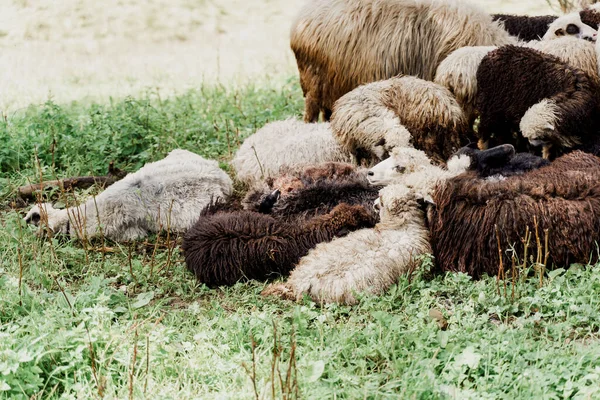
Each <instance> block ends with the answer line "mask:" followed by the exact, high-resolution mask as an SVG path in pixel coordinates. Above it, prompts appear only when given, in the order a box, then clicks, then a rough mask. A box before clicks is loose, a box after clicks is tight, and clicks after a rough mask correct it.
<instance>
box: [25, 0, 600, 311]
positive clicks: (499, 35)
mask: <svg viewBox="0 0 600 400" xmlns="http://www.w3.org/2000/svg"><path fill="white" fill-rule="evenodd" d="M599 24H600V7H594V6H591V7H589V8H586V9H584V10H582V11H579V12H575V13H572V14H567V15H564V16H561V17H557V16H539V17H529V16H514V15H489V14H487V13H486V12H484V11H483V10H481V9H480V8H478V7H476V6H474V5H471V4H469V3H468V2H467V1H458V0H358V1H357V0H311V1H308V2H307V4H306V5H305V7H304V8H303V9H302V10H301V11H300V13H299V15H298V17H297V19H296V21H295V22H294V24H293V26H292V30H291V47H292V50H293V51H294V54H295V56H296V60H297V64H298V69H299V72H300V83H301V86H302V89H303V92H304V96H305V114H304V122H303V121H299V120H296V119H288V120H285V121H277V122H272V123H270V124H267V125H266V126H264V127H263V128H262V129H260V130H258V131H257V132H256V133H254V134H253V135H252V136H250V137H248V138H247V139H246V140H245V141H244V143H243V144H242V146H241V147H240V148H239V150H238V151H237V153H236V155H235V157H234V159H233V160H232V163H231V164H232V166H233V169H234V170H235V177H236V179H238V180H239V181H241V182H243V183H244V184H245V185H246V187H247V188H248V191H247V193H246V194H245V195H244V196H243V198H239V197H237V196H235V195H234V191H233V183H232V180H231V179H230V178H229V176H228V175H227V174H226V173H225V172H223V171H222V170H220V169H219V167H218V164H217V162H216V161H211V160H205V159H203V158H202V157H200V156H198V155H196V154H194V153H191V152H189V151H185V150H174V151H172V152H171V153H170V154H169V155H168V156H167V157H166V158H165V159H163V160H160V161H157V162H154V163H150V164H147V165H145V166H144V167H143V168H142V169H140V170H139V171H137V172H135V173H132V174H130V175H128V176H126V177H125V178H123V179H122V180H121V181H119V182H117V183H115V184H113V185H112V186H110V187H108V188H107V189H106V190H105V191H104V192H102V193H101V194H100V195H99V196H97V197H96V198H92V199H90V200H88V201H87V202H86V203H84V204H80V205H75V206H73V207H68V208H65V209H63V210H56V209H54V208H52V206H51V205H50V204H38V205H36V206H34V207H33V208H32V209H31V210H30V211H29V213H28V214H27V215H26V217H25V219H26V221H28V222H33V223H35V224H42V225H44V226H45V227H47V231H48V230H49V231H50V232H53V233H63V234H67V235H70V236H71V237H74V238H80V239H81V238H89V237H93V236H98V235H103V236H105V237H107V238H110V239H112V240H116V241H121V240H133V239H137V238H140V237H143V236H145V235H147V234H148V233H152V232H159V231H161V230H170V231H172V232H180V233H185V236H184V240H183V245H182V249H183V253H184V256H185V260H186V264H187V266H188V269H189V270H190V271H192V272H193V273H194V274H195V275H196V277H197V278H198V279H199V280H200V281H201V282H202V283H205V284H207V285H208V286H211V287H214V286H219V285H231V284H234V283H236V282H238V281H240V280H244V279H259V280H267V279H273V278H277V277H280V276H287V275H289V278H288V279H287V280H286V281H284V282H276V283H272V284H270V285H269V286H267V287H266V288H265V290H264V291H263V294H264V295H277V296H280V297H282V298H288V299H300V298H302V297H303V296H304V295H308V296H310V297H311V298H312V299H313V300H314V301H317V302H325V303H327V302H338V303H343V304H353V303H355V302H356V294H358V293H372V294H380V293H382V292H384V291H385V290H386V289H387V288H389V287H390V286H391V285H393V284H394V283H395V282H396V281H397V279H398V277H399V276H400V275H401V274H403V273H406V272H407V271H409V270H411V269H412V268H414V265H415V263H416V262H418V258H419V256H421V255H423V254H433V255H434V257H435V263H436V269H437V270H438V271H462V272H466V273H469V274H470V275H472V276H474V277H479V276H481V275H482V274H484V273H487V274H497V273H498V268H499V265H501V264H504V265H509V264H510V261H511V260H512V261H513V262H514V259H515V257H516V256H515V255H517V256H518V255H519V254H527V250H526V248H525V247H526V246H527V243H526V242H527V241H525V240H523V239H524V235H526V232H528V231H530V230H533V229H536V233H537V230H538V229H539V231H540V232H543V231H546V230H547V231H548V236H547V239H546V241H547V243H548V245H547V252H548V255H547V258H549V259H548V260H547V261H546V262H547V263H549V264H550V263H552V264H555V265H561V266H566V265H568V264H569V263H573V262H588V261H590V257H594V254H595V250H596V243H597V242H598V241H600V181H599V179H598V177H599V176H600V158H598V157H597V155H598V153H600V86H599V85H600V78H599V76H600V75H599V72H598V69H599V65H600V62H599V59H600V58H599V57H598V54H599V53H600V48H599V47H597V46H596V44H595V42H596V34H597V28H598V25H599ZM321 116H322V118H323V120H324V121H323V122H318V121H319V118H320V117H321ZM500 245H501V246H502V248H503V249H504V250H506V251H502V252H501V253H500V254H499V251H498V249H499V246H500ZM509 250H510V251H509ZM521 261H522V260H520V262H521Z"/></svg>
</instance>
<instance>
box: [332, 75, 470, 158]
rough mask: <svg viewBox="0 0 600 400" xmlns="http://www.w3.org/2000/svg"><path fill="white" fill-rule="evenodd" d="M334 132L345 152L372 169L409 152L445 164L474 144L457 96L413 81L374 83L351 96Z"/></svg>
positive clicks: (338, 106)
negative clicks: (392, 154)
mask: <svg viewBox="0 0 600 400" xmlns="http://www.w3.org/2000/svg"><path fill="white" fill-rule="evenodd" d="M331 129H332V130H333V134H334V136H335V138H336V139H337V140H338V141H339V142H340V144H341V146H342V147H343V148H344V149H345V150H347V151H349V152H351V153H352V154H354V155H355V156H356V157H357V159H358V158H361V156H362V157H364V158H366V159H367V163H373V162H378V161H381V160H382V159H384V158H386V157H387V154H388V152H389V151H390V150H391V149H393V148H395V147H407V146H413V147H415V148H417V149H419V150H423V151H424V152H425V153H426V154H427V155H428V156H429V157H431V158H432V159H433V160H434V161H435V162H437V163H444V162H445V161H446V160H447V159H448V157H450V155H452V153H453V152H455V151H456V150H458V148H460V147H461V146H462V145H464V144H466V143H467V142H469V139H470V136H469V135H468V131H469V130H468V126H467V121H466V119H465V115H464V113H463V111H462V108H461V107H460V105H459V104H458V102H457V101H456V99H455V98H454V96H453V95H452V93H450V91H449V90H448V89H446V88H444V87H442V86H440V85H438V84H436V83H433V82H428V81H425V80H423V79H419V78H415V77H413V76H397V77H394V78H391V79H388V80H385V81H379V82H373V83H369V84H366V85H362V86H359V87H357V88H356V89H354V90H352V91H351V92H349V93H347V94H345V95H344V96H342V97H341V98H340V99H339V100H338V101H337V102H336V103H335V106H334V111H333V115H332V117H331Z"/></svg>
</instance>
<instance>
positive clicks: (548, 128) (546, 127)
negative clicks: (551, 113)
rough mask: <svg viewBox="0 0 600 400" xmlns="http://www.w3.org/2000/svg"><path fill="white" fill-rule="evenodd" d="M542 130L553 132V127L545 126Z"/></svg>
mask: <svg viewBox="0 0 600 400" xmlns="http://www.w3.org/2000/svg"><path fill="white" fill-rule="evenodd" d="M544 129H546V130H550V131H553V130H554V125H551V124H548V125H546V126H545V127H544Z"/></svg>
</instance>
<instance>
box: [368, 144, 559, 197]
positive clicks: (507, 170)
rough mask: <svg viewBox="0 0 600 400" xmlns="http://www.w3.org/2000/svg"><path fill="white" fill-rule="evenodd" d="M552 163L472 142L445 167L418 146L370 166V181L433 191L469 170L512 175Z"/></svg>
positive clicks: (506, 147)
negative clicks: (434, 163)
mask: <svg viewBox="0 0 600 400" xmlns="http://www.w3.org/2000/svg"><path fill="white" fill-rule="evenodd" d="M547 164H549V161H548V160H544V159H543V158H541V157H538V156H536V155H533V154H529V153H519V154H515V149H514V147H513V146H511V145H501V146H496V147H493V148H491V149H488V150H483V151H482V150H478V149H474V148H472V147H470V146H466V147H463V148H461V149H459V150H458V151H457V152H456V153H455V154H454V155H453V156H452V157H451V158H450V160H448V163H447V166H446V168H442V167H439V166H436V165H432V164H431V160H429V159H428V158H427V156H426V155H425V154H424V153H423V152H421V151H419V150H416V149H411V148H404V149H400V148H398V149H394V151H393V152H392V155H391V156H390V157H389V158H388V159H386V160H384V161H382V162H380V163H379V164H377V165H376V166H374V167H373V168H371V169H370V170H369V172H368V179H369V182H370V183H371V184H373V185H382V186H385V185H389V184H394V183H401V184H404V185H407V186H409V187H413V188H419V190H420V191H421V192H422V193H429V194H432V193H433V190H434V189H435V187H436V186H437V185H439V184H440V183H443V182H444V181H446V180H448V179H451V178H454V177H455V176H458V175H460V174H462V173H463V172H466V171H476V174H478V175H479V176H480V177H490V176H499V175H501V176H503V177H507V176H512V175H518V174H522V173H524V172H527V171H530V170H533V169H537V168H540V167H542V166H545V165H547Z"/></svg>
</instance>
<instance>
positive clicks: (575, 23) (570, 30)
mask: <svg viewBox="0 0 600 400" xmlns="http://www.w3.org/2000/svg"><path fill="white" fill-rule="evenodd" d="M597 34H598V31H596V29H594V28H592V27H591V26H589V25H586V24H584V23H583V22H582V21H581V15H580V14H579V12H578V11H577V12H572V13H570V14H567V15H563V16H562V17H559V18H557V19H556V20H554V22H552V23H551V24H550V25H549V26H548V30H547V31H546V34H545V35H544V37H543V38H542V39H543V40H552V39H556V38H559V37H563V36H574V37H576V38H578V39H584V40H589V41H590V42H595V41H596V37H597Z"/></svg>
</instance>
